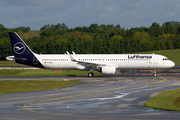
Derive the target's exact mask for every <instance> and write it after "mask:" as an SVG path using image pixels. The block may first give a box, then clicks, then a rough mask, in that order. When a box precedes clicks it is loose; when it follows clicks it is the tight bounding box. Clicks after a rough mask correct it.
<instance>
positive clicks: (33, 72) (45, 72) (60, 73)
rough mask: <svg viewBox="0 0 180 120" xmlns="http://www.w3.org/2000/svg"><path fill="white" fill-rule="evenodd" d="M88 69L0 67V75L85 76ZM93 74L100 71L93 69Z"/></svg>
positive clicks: (97, 73)
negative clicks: (62, 69)
mask: <svg viewBox="0 0 180 120" xmlns="http://www.w3.org/2000/svg"><path fill="white" fill-rule="evenodd" d="M88 73H89V71H81V70H69V71H67V70H64V71H52V70H47V69H37V70H23V69H1V70H0V77H12V76H13V77H18V76H87V75H88ZM93 73H94V75H100V74H101V73H99V72H97V71H94V72H93Z"/></svg>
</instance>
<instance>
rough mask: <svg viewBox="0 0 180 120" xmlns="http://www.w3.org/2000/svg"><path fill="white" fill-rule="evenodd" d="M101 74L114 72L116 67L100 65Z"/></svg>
mask: <svg viewBox="0 0 180 120" xmlns="http://www.w3.org/2000/svg"><path fill="white" fill-rule="evenodd" d="M100 72H101V73H102V74H115V73H116V67H115V66H102V67H101V69H100Z"/></svg>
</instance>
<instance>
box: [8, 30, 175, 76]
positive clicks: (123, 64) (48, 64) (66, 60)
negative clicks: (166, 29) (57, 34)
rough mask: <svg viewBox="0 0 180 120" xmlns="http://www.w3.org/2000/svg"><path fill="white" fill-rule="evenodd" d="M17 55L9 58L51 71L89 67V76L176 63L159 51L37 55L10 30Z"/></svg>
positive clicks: (159, 67) (163, 66)
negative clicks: (94, 72)
mask: <svg viewBox="0 0 180 120" xmlns="http://www.w3.org/2000/svg"><path fill="white" fill-rule="evenodd" d="M9 37H10V40H11V45H12V49H13V52H14V56H8V57H6V59H7V60H10V61H14V62H16V63H20V64H25V65H29V66H34V67H39V68H44V69H51V70H88V71H90V72H89V73H88V77H93V75H94V74H93V71H99V72H101V73H102V74H115V73H116V70H121V69H147V70H150V69H154V76H156V69H161V68H170V67H173V66H174V65H175V63H174V62H173V61H171V60H169V59H168V58H167V57H165V56H163V55H158V54H154V53H153V54H76V53H75V52H73V51H72V53H73V54H70V53H69V52H68V51H66V53H65V54H36V53H34V52H33V51H32V50H31V49H30V48H29V47H28V46H27V45H26V43H25V42H24V41H23V40H22V39H21V38H20V36H19V35H18V34H17V33H16V32H9Z"/></svg>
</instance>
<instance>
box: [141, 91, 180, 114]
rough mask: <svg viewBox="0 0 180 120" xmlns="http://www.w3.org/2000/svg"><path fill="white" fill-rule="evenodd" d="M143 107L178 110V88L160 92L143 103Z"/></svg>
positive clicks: (179, 92) (179, 103) (179, 95)
mask: <svg viewBox="0 0 180 120" xmlns="http://www.w3.org/2000/svg"><path fill="white" fill-rule="evenodd" d="M144 106H145V107H150V108H155V109H161V110H170V111H180V89H175V90H170V91H166V92H162V93H160V94H159V95H157V96H155V97H154V98H152V99H150V100H149V101H147V102H146V103H145V104H144Z"/></svg>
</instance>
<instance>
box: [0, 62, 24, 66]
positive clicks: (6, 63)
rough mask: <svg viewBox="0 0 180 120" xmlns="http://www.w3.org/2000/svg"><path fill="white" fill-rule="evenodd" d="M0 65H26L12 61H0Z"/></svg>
mask: <svg viewBox="0 0 180 120" xmlns="http://www.w3.org/2000/svg"><path fill="white" fill-rule="evenodd" d="M0 66H26V65H23V64H18V63H15V62H12V61H0Z"/></svg>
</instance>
